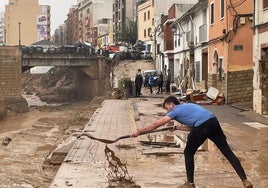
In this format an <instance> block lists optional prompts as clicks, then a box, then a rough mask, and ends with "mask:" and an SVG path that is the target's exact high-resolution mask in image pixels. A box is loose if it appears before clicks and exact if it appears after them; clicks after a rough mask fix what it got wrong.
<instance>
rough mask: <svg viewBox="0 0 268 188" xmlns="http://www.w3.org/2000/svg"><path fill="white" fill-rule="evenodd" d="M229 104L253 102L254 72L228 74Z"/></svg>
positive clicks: (245, 71) (244, 71)
mask: <svg viewBox="0 0 268 188" xmlns="http://www.w3.org/2000/svg"><path fill="white" fill-rule="evenodd" d="M227 91H228V96H227V103H229V104H232V103H237V102H248V101H252V100H253V70H252V69H250V70H243V71H234V72H228V85H227Z"/></svg>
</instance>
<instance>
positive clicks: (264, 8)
mask: <svg viewBox="0 0 268 188" xmlns="http://www.w3.org/2000/svg"><path fill="white" fill-rule="evenodd" d="M254 10H255V11H254V16H253V18H254V25H253V31H254V36H253V71H254V76H253V109H254V111H256V112H257V113H259V114H266V115H267V114H268V74H267V73H268V1H266V0H259V1H254Z"/></svg>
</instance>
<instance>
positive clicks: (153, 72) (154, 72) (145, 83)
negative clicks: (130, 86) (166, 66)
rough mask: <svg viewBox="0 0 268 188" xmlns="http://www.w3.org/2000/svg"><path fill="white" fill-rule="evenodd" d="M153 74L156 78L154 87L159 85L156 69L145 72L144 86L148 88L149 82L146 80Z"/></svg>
mask: <svg viewBox="0 0 268 188" xmlns="http://www.w3.org/2000/svg"><path fill="white" fill-rule="evenodd" d="M150 73H151V74H152V75H153V77H154V85H157V82H156V80H157V79H158V78H159V74H158V73H157V70H155V69H150V70H144V71H143V78H144V86H145V87H147V86H148V80H146V78H147V77H148V76H149V74H150Z"/></svg>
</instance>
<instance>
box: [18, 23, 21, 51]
mask: <svg viewBox="0 0 268 188" xmlns="http://www.w3.org/2000/svg"><path fill="white" fill-rule="evenodd" d="M18 24H19V46H21V39H20V26H21V22H19V23H18Z"/></svg>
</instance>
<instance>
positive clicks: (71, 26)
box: [65, 5, 79, 45]
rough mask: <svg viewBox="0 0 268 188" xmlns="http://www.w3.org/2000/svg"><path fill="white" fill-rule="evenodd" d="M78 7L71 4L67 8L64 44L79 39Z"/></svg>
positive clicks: (69, 43) (72, 42)
mask: <svg viewBox="0 0 268 188" xmlns="http://www.w3.org/2000/svg"><path fill="white" fill-rule="evenodd" d="M78 17H79V14H78V9H77V5H74V6H72V7H71V8H70V9H69V13H68V15H67V20H66V21H65V24H66V44H68V45H71V44H74V43H75V42H77V41H79V37H78V36H79V29H78V20H79V19H78Z"/></svg>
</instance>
